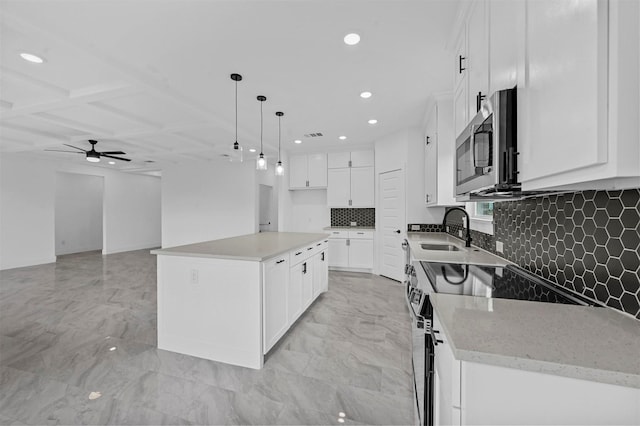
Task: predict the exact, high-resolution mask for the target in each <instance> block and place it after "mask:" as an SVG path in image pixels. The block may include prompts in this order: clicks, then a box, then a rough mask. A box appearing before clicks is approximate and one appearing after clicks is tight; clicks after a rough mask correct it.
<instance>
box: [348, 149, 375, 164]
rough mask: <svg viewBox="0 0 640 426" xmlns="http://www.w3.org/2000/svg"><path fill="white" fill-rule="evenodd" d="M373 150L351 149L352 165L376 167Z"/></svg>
mask: <svg viewBox="0 0 640 426" xmlns="http://www.w3.org/2000/svg"><path fill="white" fill-rule="evenodd" d="M374 166H375V158H374V152H373V151H351V167H374Z"/></svg>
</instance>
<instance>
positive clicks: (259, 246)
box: [151, 232, 329, 262]
mask: <svg viewBox="0 0 640 426" xmlns="http://www.w3.org/2000/svg"><path fill="white" fill-rule="evenodd" d="M328 237H329V234H308V233H302V232H260V233H258V234H249V235H241V236H239V237H231V238H224V239H221V240H214V241H205V242H202V243H195V244H188V245H184V246H177V247H168V248H163V249H158V250H151V254H158V255H169V256H189V257H209V258H218V259H236V260H252V261H257V262H262V261H263V260H266V259H269V258H271V257H274V256H277V255H279V254H283V253H287V252H289V251H291V250H295V249H297V248H301V247H304V246H307V245H309V244H311V243H315V242H318V241H320V240H324V239H326V238H328Z"/></svg>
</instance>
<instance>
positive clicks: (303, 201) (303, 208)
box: [289, 189, 331, 232]
mask: <svg viewBox="0 0 640 426" xmlns="http://www.w3.org/2000/svg"><path fill="white" fill-rule="evenodd" d="M290 192H291V227H290V229H289V230H290V231H291V232H323V228H325V227H327V226H329V225H331V217H330V214H329V208H328V207H327V191H326V190H324V189H308V190H300V191H290Z"/></svg>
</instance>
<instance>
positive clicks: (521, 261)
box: [450, 189, 640, 319]
mask: <svg viewBox="0 0 640 426" xmlns="http://www.w3.org/2000/svg"><path fill="white" fill-rule="evenodd" d="M460 227H461V224H458V225H454V226H452V227H451V229H450V232H451V233H452V234H453V235H456V236H457V230H458V229H460ZM493 229H494V235H493V236H491V235H488V234H483V233H480V232H475V231H472V237H473V238H474V241H473V244H476V245H478V246H480V247H481V248H483V249H485V250H488V251H491V252H492V253H494V254H496V255H498V256H502V257H504V258H506V259H508V260H510V261H512V262H514V263H516V264H518V265H520V266H521V267H523V268H524V269H527V270H529V271H531V272H533V273H535V274H537V275H539V276H542V277H544V278H546V279H548V280H550V281H553V282H555V283H558V284H560V285H562V286H565V287H567V288H569V289H571V290H573V291H576V292H578V293H581V294H583V295H585V296H587V297H589V298H592V299H596V300H598V301H600V302H602V303H604V304H606V305H607V306H610V307H612V308H615V309H618V310H621V311H623V312H626V313H628V314H631V315H633V316H635V317H636V318H638V319H640V189H630V190H624V191H583V192H573V193H565V194H558V195H548V196H541V197H536V198H530V199H526V200H519V201H503V202H497V203H495V204H494V213H493ZM496 241H501V242H502V243H503V244H504V253H497V252H496V250H495V243H496Z"/></svg>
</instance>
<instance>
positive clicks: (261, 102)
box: [260, 101, 264, 155]
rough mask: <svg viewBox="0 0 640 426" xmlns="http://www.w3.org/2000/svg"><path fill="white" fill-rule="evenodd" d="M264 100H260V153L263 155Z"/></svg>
mask: <svg viewBox="0 0 640 426" xmlns="http://www.w3.org/2000/svg"><path fill="white" fill-rule="evenodd" d="M263 102H264V101H260V155H262V104H263Z"/></svg>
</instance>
